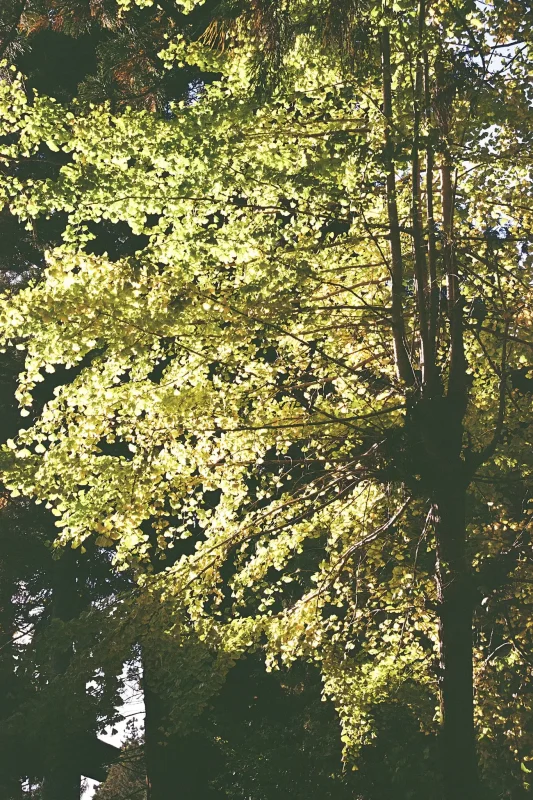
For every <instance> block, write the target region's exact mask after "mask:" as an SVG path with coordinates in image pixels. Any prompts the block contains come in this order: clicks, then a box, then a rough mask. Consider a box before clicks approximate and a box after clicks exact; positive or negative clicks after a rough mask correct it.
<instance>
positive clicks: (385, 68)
mask: <svg viewBox="0 0 533 800" xmlns="http://www.w3.org/2000/svg"><path fill="white" fill-rule="evenodd" d="M381 66H382V80H383V115H384V117H385V141H384V158H385V166H386V171H387V213H388V218H389V246H390V256H391V281H392V304H391V305H392V309H391V311H392V339H393V345H394V361H395V364H396V372H397V374H398V377H399V378H400V380H402V381H404V383H406V384H407V386H412V385H413V383H414V374H413V368H412V365H411V361H410V358H409V353H408V351H407V346H406V343H405V322H404V316H403V257H402V243H401V239H400V223H399V219H398V202H397V198H396V172H395V166H394V157H393V156H394V143H393V139H392V125H393V111H392V72H391V55H390V33H389V29H388V28H387V27H384V28H383V31H382V34H381Z"/></svg>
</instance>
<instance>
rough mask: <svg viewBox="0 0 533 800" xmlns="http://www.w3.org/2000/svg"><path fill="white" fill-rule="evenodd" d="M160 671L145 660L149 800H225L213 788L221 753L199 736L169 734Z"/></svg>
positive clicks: (193, 734)
mask: <svg viewBox="0 0 533 800" xmlns="http://www.w3.org/2000/svg"><path fill="white" fill-rule="evenodd" d="M158 684H159V681H158V677H157V670H156V669H153V666H152V664H151V659H150V658H149V657H144V658H143V693H144V705H145V712H146V716H145V723H144V725H145V728H144V736H145V754H146V773H147V781H146V783H147V800H222V799H223V797H225V794H223V793H220V792H219V791H217V790H216V789H214V788H213V787H212V786H211V780H212V778H213V777H215V775H216V771H217V767H218V766H219V765H218V763H217V762H218V754H217V752H216V749H215V747H214V745H213V743H212V742H211V741H209V739H208V738H207V737H206V736H205V735H202V734H200V733H188V734H187V735H185V736H180V735H178V734H172V735H170V736H169V735H168V730H169V714H168V709H169V701H168V700H167V699H166V698H165V696H164V695H163V694H162V693H161V691H160V690H158Z"/></svg>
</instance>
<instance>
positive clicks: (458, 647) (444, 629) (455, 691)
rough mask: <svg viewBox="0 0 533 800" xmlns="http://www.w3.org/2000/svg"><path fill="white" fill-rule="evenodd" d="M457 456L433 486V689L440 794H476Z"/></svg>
mask: <svg viewBox="0 0 533 800" xmlns="http://www.w3.org/2000/svg"><path fill="white" fill-rule="evenodd" d="M462 473H463V464H462V461H461V460H460V459H459V458H458V459H457V460H456V461H455V462H454V461H452V462H450V464H449V469H448V470H447V474H446V473H445V474H442V475H441V477H440V481H439V482H440V484H441V485H440V487H439V488H438V489H437V491H436V492H435V506H434V520H435V534H436V547H437V563H436V579H437V594H438V602H439V644H440V669H439V694H440V698H439V699H440V712H441V732H440V738H441V742H440V745H441V768H442V778H443V797H444V800H477V799H478V798H479V799H480V800H481V794H480V787H479V782H478V766H477V756H476V735H475V730H474V679H473V655H472V651H473V635H472V615H473V602H474V594H473V587H472V580H471V566H470V564H469V561H468V558H467V553H466V521H465V500H466V481H464V480H462Z"/></svg>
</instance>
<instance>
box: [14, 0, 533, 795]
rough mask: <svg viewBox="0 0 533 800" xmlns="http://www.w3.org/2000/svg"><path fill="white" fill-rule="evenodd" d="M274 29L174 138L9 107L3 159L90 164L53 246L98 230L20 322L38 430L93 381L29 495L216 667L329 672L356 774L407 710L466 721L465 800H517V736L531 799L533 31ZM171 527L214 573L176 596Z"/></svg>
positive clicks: (499, 18)
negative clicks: (174, 611) (176, 619)
mask: <svg viewBox="0 0 533 800" xmlns="http://www.w3.org/2000/svg"><path fill="white" fill-rule="evenodd" d="M194 5H195V4H194V3H190V4H189V7H192V6H194ZM252 10H253V15H252V17H250V16H249V15H248V16H244V17H243V18H242V19H241V20H240V21H239V20H238V21H237V22H235V23H234V24H233V25H231V26H229V27H224V26H222V27H221V28H220V30H221V31H222V32H221V34H220V35H219V38H218V39H217V38H215V41H216V42H218V43H220V42H223V43H224V45H225V49H222V48H221V47H219V48H218V49H217V48H216V47H211V48H210V47H209V46H208V44H207V43H206V41H205V39H204V40H203V41H189V40H186V39H184V38H181V37H178V38H177V39H176V40H175V41H170V42H169V47H168V48H167V51H166V53H165V54H164V55H163V57H164V58H166V59H167V60H168V62H169V63H173V59H178V60H180V61H183V62H185V63H189V64H196V65H199V66H200V67H201V68H202V69H209V70H211V71H213V72H220V73H224V75H225V77H224V79H223V80H222V81H221V82H217V83H214V84H213V85H212V86H211V87H209V88H208V89H207V90H206V92H205V94H204V95H203V96H202V97H201V98H200V99H199V100H198V102H196V103H194V104H192V105H188V106H187V105H185V104H181V105H180V106H178V107H177V108H176V109H175V112H174V118H173V119H172V120H171V121H169V122H164V121H161V120H157V119H155V118H154V117H150V116H149V115H147V114H145V113H144V114H143V113H135V112H132V111H125V112H124V113H123V114H122V115H120V116H112V115H111V114H110V112H109V111H108V110H107V109H105V108H95V109H93V110H92V111H91V112H90V113H88V114H86V115H82V114H80V113H77V112H76V113H73V112H72V111H70V112H66V113H65V111H64V109H62V108H61V107H60V106H59V105H57V104H55V103H53V102H51V101H49V100H48V99H47V98H44V97H43V98H38V97H37V98H35V99H34V101H33V104H32V105H31V106H28V105H27V103H26V100H25V95H24V92H23V88H22V85H21V84H20V81H19V79H18V78H16V77H14V78H13V81H12V83H11V84H9V83H5V84H4V86H3V90H2V91H3V96H2V97H3V99H2V106H1V107H2V118H3V125H4V133H5V135H6V136H9V137H10V138H9V139H8V140H6V144H4V145H3V148H2V153H3V156H2V157H3V158H13V157H18V156H19V155H21V154H22V155H26V154H28V153H32V152H35V151H36V150H37V149H38V148H39V147H40V146H41V144H42V142H43V141H44V142H46V143H47V145H48V147H50V148H51V149H52V150H60V151H62V152H64V153H67V154H70V162H69V163H68V164H66V165H65V166H63V167H62V168H61V170H60V173H59V176H58V178H57V180H44V181H35V182H33V183H31V184H30V183H29V182H25V181H23V180H18V179H17V180H16V179H11V178H7V179H6V180H5V182H4V187H3V191H4V196H5V202H6V203H9V206H10V209H11V211H12V212H13V213H15V214H17V215H18V216H19V217H21V218H22V219H28V220H30V219H32V218H33V217H40V216H46V215H50V214H52V213H56V212H57V211H59V210H60V211H63V212H65V213H67V214H68V224H67V226H66V228H65V231H64V234H63V244H62V245H61V246H60V247H58V248H55V249H54V250H53V251H51V252H50V253H49V254H48V256H47V263H48V267H47V270H46V272H45V277H44V279H43V280H42V281H41V282H40V283H38V284H36V285H35V286H32V287H31V288H30V289H28V290H24V291H22V292H19V293H17V294H7V295H6V296H5V298H4V301H3V305H2V314H3V329H4V336H5V340H6V341H7V340H12V341H16V343H17V345H18V346H19V347H20V348H22V349H25V350H26V354H27V358H26V371H25V373H24V375H23V377H22V378H21V382H20V387H19V390H18V398H19V401H20V403H21V406H22V408H23V413H26V414H29V413H30V408H31V403H32V392H33V391H34V388H35V385H36V383H38V382H39V381H40V380H41V379H42V372H43V370H44V371H46V370H53V369H55V368H56V366H57V365H65V366H67V367H73V366H74V365H78V367H79V369H78V374H77V375H76V377H75V378H74V379H73V380H72V381H68V379H66V380H65V383H64V384H63V385H62V386H61V387H58V389H57V390H56V395H55V397H54V399H52V400H51V401H50V402H48V403H47V405H46V407H45V409H44V411H43V413H42V414H41V415H40V417H39V418H37V419H36V420H35V421H34V423H33V425H32V426H31V427H30V428H28V429H27V430H26V431H23V432H22V433H20V435H19V436H18V437H17V438H16V439H13V440H11V441H10V442H8V448H7V450H6V452H5V454H4V462H5V471H6V481H7V483H8V485H9V486H10V488H11V491H12V493H15V494H16V493H18V492H22V493H25V494H33V495H35V496H37V497H39V498H43V499H44V498H45V499H46V500H47V501H48V502H50V503H51V504H52V505H53V508H54V512H55V513H56V515H57V517H58V527H60V528H61V536H60V537H59V541H60V542H63V543H65V542H67V541H71V542H72V543H73V544H74V546H81V545H82V542H83V541H84V540H85V539H86V538H87V537H88V536H90V535H91V534H92V533H93V532H94V533H96V534H97V539H96V541H97V543H98V544H99V545H102V546H105V545H109V546H112V545H113V546H116V553H117V560H118V562H119V563H123V564H124V565H125V566H129V567H132V568H133V569H134V570H137V571H138V574H139V577H140V580H141V582H142V584H143V585H145V586H147V585H148V586H150V585H151V583H152V582H153V583H154V584H155V585H157V586H158V587H160V589H162V590H163V591H164V592H165V593H166V595H167V596H168V595H170V596H174V597H175V598H176V604H177V608H186V609H187V614H188V616H189V619H190V621H191V623H192V624H193V625H194V626H196V629H197V631H198V632H199V633H200V635H202V636H204V637H205V638H206V640H208V641H209V640H210V637H215V639H216V640H217V641H220V638H222V639H223V640H224V642H225V646H226V647H227V648H228V650H229V651H230V652H232V651H234V652H240V651H242V650H243V649H244V648H246V647H252V646H254V644H257V643H259V642H260V641H262V637H263V638H264V639H265V640H266V641H267V642H268V645H267V648H268V650H269V652H270V658H271V661H272V662H273V661H275V658H276V654H279V655H280V656H281V658H282V659H283V660H284V661H286V662H291V661H292V660H293V659H295V658H297V657H307V658H311V659H317V660H318V661H319V662H320V664H321V668H322V671H323V675H324V681H325V691H326V692H327V693H328V694H329V695H330V696H332V697H334V698H335V701H336V703H337V706H338V708H339V711H340V714H341V717H342V719H343V723H344V733H343V738H344V740H345V742H346V744H347V748H348V750H350V749H351V751H352V752H353V753H354V757H355V756H356V754H357V751H358V749H360V748H361V747H362V746H363V745H364V744H365V742H366V741H367V740H368V739H367V737H368V736H370V735H371V731H372V727H373V725H375V724H376V719H375V717H374V716H373V715H374V712H373V708H374V707H375V705H376V704H380V703H383V702H386V701H387V700H388V699H389V698H390V697H391V694H393V693H395V692H400V693H401V696H402V698H403V702H404V705H405V707H406V708H416V709H417V713H418V715H419V717H420V723H421V728H422V730H423V731H425V732H427V733H428V735H429V733H430V732H431V731H432V730H433V725H434V723H433V716H434V713H433V712H434V707H433V705H432V701H431V697H432V696H433V697H434V696H435V694H437V693H438V696H439V702H440V739H441V759H442V763H441V784H440V786H439V788H438V789H436V791H439V792H441V793H442V796H443V797H444V798H446V800H451V798H454V800H456V799H457V798H465V799H466V798H473V797H476V796H479V797H481V796H483V797H485V796H487V795H486V791H487V790H486V789H481V787H480V783H479V779H478V759H479V758H480V757H481V759H482V762H483V766H484V775H485V777H486V778H488V777H490V774H489V773H490V769H488V768H487V764H488V763H489V759H488V757H487V753H489V752H490V751H491V747H493V746H494V743H495V742H496V741H497V740H498V737H499V735H500V733H499V731H502V730H503V728H505V730H508V731H512V733H511V734H509V735H507V734H505V736H506V738H507V742H508V745H507V746H508V752H509V754H510V756H509V757H510V759H511V762H510V763H511V766H510V767H509V770H510V774H511V776H512V777H509V781H510V782H513V783H516V785H519V784H520V777H521V776H520V771H521V766H522V775H525V776H526V777H527V774H528V773H527V770H528V767H527V764H526V762H525V761H524V758H527V752H528V751H527V748H528V746H529V744H528V737H527V736H526V734H525V733H524V732H523V730H524V729H523V726H522V725H521V722H520V719H521V716H522V714H523V713H526V711H527V709H528V708H529V705H530V700H529V698H528V689H527V687H528V686H529V680H530V675H529V673H530V665H529V664H528V656H527V652H528V647H529V637H530V633H529V632H528V627H527V620H526V619H525V617H524V614H523V611H522V609H523V608H524V604H525V601H526V596H527V594H526V590H527V586H528V584H529V582H530V581H531V560H530V543H529V534H528V525H529V523H528V517H527V514H528V512H529V510H530V505H529V495H528V491H529V490H528V479H529V476H530V474H531V456H530V438H531V420H530V415H529V402H530V398H529V392H530V384H529V383H528V380H530V379H529V378H528V374H529V369H530V363H531V346H532V344H533V342H532V340H531V334H530V321H531V305H530V304H531V261H530V256H529V252H528V246H529V242H530V239H531V208H530V206H529V204H528V203H527V201H526V200H525V198H528V197H529V195H530V167H529V162H528V158H527V151H528V145H529V143H530V140H531V105H530V95H529V92H530V89H529V83H528V70H529V69H530V60H529V46H530V42H529V32H528V29H527V24H526V23H527V19H528V14H529V13H530V12H529V10H528V5H527V4H526V3H519V2H513V3H506V4H502V3H500V2H496V0H495V2H493V3H488V4H486V5H484V6H482V7H480V6H478V5H476V4H475V3H474V2H470V0H464V2H461V3H447V2H446V3H442V4H439V6H438V7H429V8H426V7H425V4H424V3H423V2H419V3H413V2H411V0H405V2H401V3H395V4H394V5H389V4H388V3H387V2H385V3H383V4H381V3H379V4H378V3H374V2H367V3H362V2H361V3H353V4H352V3H349V4H343V5H342V8H340V7H339V6H338V4H336V3H331V4H328V6H327V9H326V10H327V13H326V14H325V15H324V14H323V13H322V9H319V11H317V9H316V8H315V5H314V4H313V3H311V2H304V1H303V0H302V2H300V3H293V4H291V5H290V6H286V5H284V4H266V3H259V2H258V3H254V4H253V9H252ZM324 21H325V24H324ZM250 22H251V23H253V24H249V23H250ZM250 31H251V34H250ZM324 31H325V33H324ZM265 42H266V44H267V45H268V46H267V47H266V49H265ZM261 46H262V47H263V51H265V52H266V54H267V56H269V58H268V59H266V61H267V62H268V63H269V64H270V65H274V66H275V67H276V69H277V72H278V75H277V83H274V84H273V83H272V74H271V73H272V69H271V70H270V73H269V71H268V69H267V70H265V69H263V70H261V69H258V66H257V49H258V48H260V47H261ZM258 78H259V79H260V80H259V83H260V84H261V86H259V85H258ZM113 226H115V227H114V228H113ZM108 228H111V229H112V230H115V231H116V232H118V231H119V229H120V231H121V232H122V233H121V235H122V236H123V238H124V240H125V241H126V242H128V243H129V246H130V249H129V250H126V251H122V252H115V253H112V252H110V251H109V248H107V249H106V247H105V246H102V245H101V237H102V234H103V233H105V231H106V230H107V229H108ZM99 237H100V238H99ZM147 521H150V525H151V529H152V531H154V532H155V534H156V548H157V553H158V558H160V559H161V558H164V557H165V555H166V554H167V553H168V551H169V550H171V549H172V547H174V546H175V545H176V546H177V545H178V544H179V546H180V547H181V546H182V544H183V543H182V542H181V540H182V539H183V540H185V548H186V545H187V542H188V541H190V542H192V544H191V548H190V550H188V551H187V549H184V550H183V551H180V557H179V558H178V559H177V560H176V562H175V563H174V564H173V566H172V567H171V568H169V569H168V570H165V571H163V572H161V573H159V574H154V577H153V579H152V581H151V580H150V579H149V578H147V576H146V567H147V566H148V567H150V558H151V557H153V553H154V545H153V544H152V543H151V539H152V540H153V537H151V536H150V535H149V534H148V533H146V532H145V530H144V529H143V527H142V526H143V524H145V523H146V522H147ZM150 553H151V554H152V555H150ZM143 565H144V566H143ZM435 587H436V588H435ZM474 623H475V626H474ZM474 633H475V637H474ZM474 638H475V641H474ZM437 653H438V659H439V664H438V665H437V663H436V654H437ZM474 666H475V670H476V671H475V676H476V692H477V705H476V706H475V705H474ZM515 669H516V670H518V672H519V673H520V674H521V675H522V676H523V681H522V683H521V684H520V686H519V687H518V688H517V692H516V694H517V701H516V703H517V704H516V708H515V709H514V711H513V710H507V711H505V712H503V710H502V701H501V700H500V702H499V703H498V702H497V703H496V704H494V703H493V702H491V701H490V700H489V699H488V698H489V697H490V692H491V690H492V691H494V689H495V687H496V686H497V685H499V686H505V685H506V681H507V680H508V679H509V675H510V672H511V671H512V670H515ZM505 691H507V689H505ZM428 697H429V700H428ZM370 698H371V699H370ZM502 719H504V720H505V722H504V725H503V728H502V727H501V720H502Z"/></svg>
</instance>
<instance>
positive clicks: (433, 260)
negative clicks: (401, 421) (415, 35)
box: [424, 52, 440, 394]
mask: <svg viewBox="0 0 533 800" xmlns="http://www.w3.org/2000/svg"><path fill="white" fill-rule="evenodd" d="M424 105H425V116H426V125H427V128H428V143H427V147H426V214H427V231H428V234H427V236H428V247H427V256H428V266H429V291H430V301H429V351H430V352H429V358H430V362H431V363H432V364H433V363H434V362H435V359H436V354H437V340H438V334H439V331H438V319H439V299H440V298H439V294H440V292H439V283H438V279H437V246H436V238H435V203H434V198H433V179H434V171H435V157H434V153H433V144H432V142H431V92H430V78H429V58H428V54H427V52H424ZM435 372H436V371H435ZM436 379H437V375H436V374H434V375H431V376H429V384H430V394H431V393H433V392H434V389H436V386H434V383H436Z"/></svg>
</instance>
